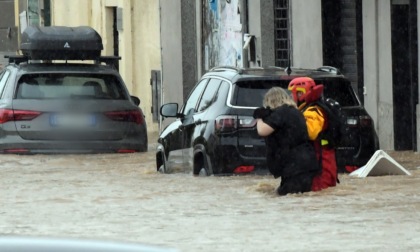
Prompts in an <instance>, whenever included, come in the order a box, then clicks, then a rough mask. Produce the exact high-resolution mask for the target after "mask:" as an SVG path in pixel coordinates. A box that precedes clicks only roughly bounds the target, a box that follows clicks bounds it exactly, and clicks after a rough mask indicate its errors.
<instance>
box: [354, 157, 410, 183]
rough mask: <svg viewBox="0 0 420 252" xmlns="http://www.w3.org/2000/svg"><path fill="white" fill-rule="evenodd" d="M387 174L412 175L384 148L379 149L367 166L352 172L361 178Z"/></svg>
mask: <svg viewBox="0 0 420 252" xmlns="http://www.w3.org/2000/svg"><path fill="white" fill-rule="evenodd" d="M386 175H411V173H410V172H409V171H407V170H406V169H405V168H404V167H402V166H401V165H400V164H399V163H398V162H397V161H395V160H394V159H393V158H392V157H390V156H389V155H388V154H386V153H385V152H384V151H383V150H377V151H376V152H375V153H374V154H373V156H372V157H371V158H370V159H369V161H368V162H367V164H366V165H365V166H362V167H360V168H359V169H357V170H355V171H353V172H352V173H350V176H357V177H359V178H364V177H367V176H386Z"/></svg>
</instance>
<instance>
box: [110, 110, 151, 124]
mask: <svg viewBox="0 0 420 252" xmlns="http://www.w3.org/2000/svg"><path fill="white" fill-rule="evenodd" d="M105 115H106V116H107V117H108V118H110V119H111V120H114V121H121V122H135V123H136V124H142V123H143V122H144V119H143V114H142V113H141V112H140V110H129V111H111V112H106V113H105Z"/></svg>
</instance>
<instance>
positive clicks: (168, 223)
mask: <svg viewBox="0 0 420 252" xmlns="http://www.w3.org/2000/svg"><path fill="white" fill-rule="evenodd" d="M390 154H391V156H393V157H395V159H396V160H397V161H398V162H400V164H402V165H403V166H404V167H405V168H407V169H408V170H410V172H411V173H412V174H413V176H384V177H368V178H365V179H362V178H354V177H349V176H348V175H341V176H340V180H341V184H339V185H338V186H337V187H336V188H332V189H327V190H324V191H321V192H316V193H312V192H311V193H306V194H301V195H288V196H285V197H279V196H277V195H276V194H275V192H274V190H275V188H276V187H277V185H278V184H279V180H275V179H273V178H272V177H271V176H257V175H255V176H230V177H213V176H212V177H193V176H192V175H191V174H184V173H178V174H158V173H156V172H155V157H154V152H153V151H150V152H148V153H136V154H106V155H102V154H101V155H34V156H17V155H2V156H1V164H0V178H1V183H0V192H1V196H0V197H1V209H0V233H1V234H2V235H31V236H33V235H35V236H54V237H76V238H93V239H101V240H116V241H133V242H140V243H144V244H152V245H162V246H164V247H171V248H176V249H179V250H180V251H291V250H295V251H308V250H311V251H314V250H315V251H325V250H328V251H415V250H417V251H418V248H419V247H420V211H419V209H420V193H419V185H420V168H419V166H420V161H418V160H419V155H418V154H416V153H413V152H403V153H390Z"/></svg>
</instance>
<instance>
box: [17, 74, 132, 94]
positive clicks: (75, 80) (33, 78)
mask: <svg viewBox="0 0 420 252" xmlns="http://www.w3.org/2000/svg"><path fill="white" fill-rule="evenodd" d="M15 97H16V99H63V98H69V99H71V98H84V99H112V100H122V99H127V97H128V96H127V94H126V91H125V88H124V87H123V84H122V83H121V81H120V80H119V79H118V78H117V77H116V76H114V75H104V74H26V75H23V76H21V77H20V79H19V80H18V84H17V88H16V95H15Z"/></svg>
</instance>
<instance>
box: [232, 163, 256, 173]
mask: <svg viewBox="0 0 420 252" xmlns="http://www.w3.org/2000/svg"><path fill="white" fill-rule="evenodd" d="M254 169H255V166H253V165H241V166H238V167H236V168H235V170H233V173H235V174H240V173H250V172H253V171H254Z"/></svg>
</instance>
